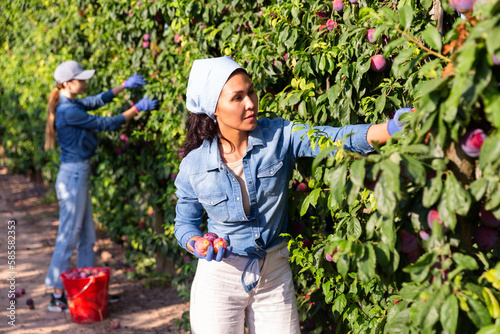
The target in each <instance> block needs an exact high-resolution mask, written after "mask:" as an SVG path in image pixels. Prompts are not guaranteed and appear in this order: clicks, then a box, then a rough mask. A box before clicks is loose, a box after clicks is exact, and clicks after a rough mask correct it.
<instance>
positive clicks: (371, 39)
mask: <svg viewBox="0 0 500 334" xmlns="http://www.w3.org/2000/svg"><path fill="white" fill-rule="evenodd" d="M374 31H375V29H374V28H370V29H368V31H367V32H366V38H368V42H370V43H375V42H377V39H376V38H374V37H373V32H374Z"/></svg>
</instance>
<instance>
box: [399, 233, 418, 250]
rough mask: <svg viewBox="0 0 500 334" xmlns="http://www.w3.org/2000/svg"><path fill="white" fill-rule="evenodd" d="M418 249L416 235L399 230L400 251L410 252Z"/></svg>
mask: <svg viewBox="0 0 500 334" xmlns="http://www.w3.org/2000/svg"><path fill="white" fill-rule="evenodd" d="M415 249H418V237H417V236H416V235H415V234H413V233H410V232H408V231H406V230H401V251H402V252H403V253H411V252H413V251H414V250H415Z"/></svg>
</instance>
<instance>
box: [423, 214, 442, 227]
mask: <svg viewBox="0 0 500 334" xmlns="http://www.w3.org/2000/svg"><path fill="white" fill-rule="evenodd" d="M435 221H437V222H438V223H439V224H443V221H442V220H441V218H440V217H439V212H438V210H436V209H430V210H429V212H428V213H427V224H428V225H429V227H430V228H431V230H432V226H433V225H434V222H435Z"/></svg>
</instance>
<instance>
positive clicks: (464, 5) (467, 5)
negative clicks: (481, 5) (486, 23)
mask: <svg viewBox="0 0 500 334" xmlns="http://www.w3.org/2000/svg"><path fill="white" fill-rule="evenodd" d="M449 2H450V6H451V8H453V9H455V10H458V11H459V12H460V13H467V12H468V11H470V10H471V9H472V7H473V6H474V3H475V2H476V0H449Z"/></svg>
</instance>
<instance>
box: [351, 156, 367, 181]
mask: <svg viewBox="0 0 500 334" xmlns="http://www.w3.org/2000/svg"><path fill="white" fill-rule="evenodd" d="M365 162H366V160H365V159H357V160H354V162H353V163H352V164H351V167H350V177H351V182H352V183H353V184H355V185H357V186H359V187H364V180H365Z"/></svg>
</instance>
